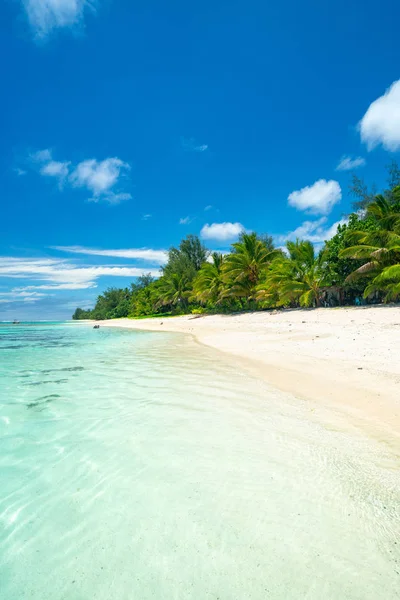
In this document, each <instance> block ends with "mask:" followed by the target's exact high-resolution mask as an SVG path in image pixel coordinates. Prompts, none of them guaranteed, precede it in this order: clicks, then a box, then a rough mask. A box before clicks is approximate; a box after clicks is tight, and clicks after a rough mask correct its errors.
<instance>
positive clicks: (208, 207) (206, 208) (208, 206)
mask: <svg viewBox="0 0 400 600" xmlns="http://www.w3.org/2000/svg"><path fill="white" fill-rule="evenodd" d="M212 208H213V205H212V204H207V206H205V207H204V210H211V209H212Z"/></svg>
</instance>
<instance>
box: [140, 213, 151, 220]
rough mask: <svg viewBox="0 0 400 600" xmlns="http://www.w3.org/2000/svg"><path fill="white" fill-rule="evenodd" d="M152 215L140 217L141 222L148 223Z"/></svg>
mask: <svg viewBox="0 0 400 600" xmlns="http://www.w3.org/2000/svg"><path fill="white" fill-rule="evenodd" d="M152 216H153V215H150V214H147V215H142V221H148V220H149V219H151V217H152Z"/></svg>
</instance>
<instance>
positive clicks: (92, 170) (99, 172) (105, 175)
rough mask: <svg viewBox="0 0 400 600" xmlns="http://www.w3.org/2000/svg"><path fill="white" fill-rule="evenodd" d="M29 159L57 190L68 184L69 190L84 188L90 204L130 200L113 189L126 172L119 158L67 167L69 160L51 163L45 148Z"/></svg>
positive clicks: (126, 195) (49, 152)
mask: <svg viewBox="0 0 400 600" xmlns="http://www.w3.org/2000/svg"><path fill="white" fill-rule="evenodd" d="M31 158H32V160H33V161H34V162H35V163H39V164H40V165H41V166H40V170H39V172H40V174H41V175H44V176H48V177H54V178H56V179H57V180H58V183H59V185H60V187H62V186H63V185H64V184H65V183H67V182H68V183H69V184H70V185H71V186H72V187H76V188H84V189H87V190H88V191H89V192H90V194H91V197H90V198H89V199H90V200H91V201H93V202H99V201H105V202H108V203H109V204H118V203H119V202H122V201H123V200H130V199H131V198H132V196H131V194H129V193H127V192H123V191H121V190H120V189H117V186H118V185H119V184H120V181H121V179H122V178H123V176H124V175H126V174H127V173H128V172H129V170H130V166H129V165H128V163H125V162H123V161H122V160H121V159H120V158H116V157H114V158H106V159H105V160H101V161H98V160H96V159H95V158H91V159H88V160H83V161H82V162H80V163H78V164H77V165H76V166H74V167H71V166H70V165H71V162H70V161H56V160H53V156H52V152H51V150H48V149H47V150H40V151H39V152H36V153H35V154H33V155H32V157H31Z"/></svg>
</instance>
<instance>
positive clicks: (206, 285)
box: [193, 252, 224, 304]
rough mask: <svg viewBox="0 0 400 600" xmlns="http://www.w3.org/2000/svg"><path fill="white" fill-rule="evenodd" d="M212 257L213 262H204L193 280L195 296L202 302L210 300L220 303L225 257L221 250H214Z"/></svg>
mask: <svg viewBox="0 0 400 600" xmlns="http://www.w3.org/2000/svg"><path fill="white" fill-rule="evenodd" d="M211 259H212V262H205V263H203V265H202V267H201V269H200V270H199V272H198V274H197V276H196V278H195V280H194V282H193V293H194V298H195V299H196V300H198V301H199V302H201V303H202V304H205V303H206V302H208V301H210V302H212V303H213V304H218V303H219V302H220V301H221V292H222V290H223V287H224V281H223V270H222V267H223V264H224V257H223V255H222V254H221V253H219V252H213V253H212V254H211Z"/></svg>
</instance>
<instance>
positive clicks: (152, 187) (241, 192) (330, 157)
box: [0, 0, 400, 319]
mask: <svg viewBox="0 0 400 600" xmlns="http://www.w3.org/2000/svg"><path fill="white" fill-rule="evenodd" d="M399 17H400V7H399V6H396V5H395V3H394V2H393V1H392V0H390V1H387V0H384V1H383V2H381V3H380V4H379V7H378V5H377V4H376V2H373V1H372V0H364V1H363V2H361V1H359V2H348V1H346V2H344V1H342V0H339V1H335V2H324V3H321V2H317V1H316V0H315V1H313V2H311V1H306V2H303V3H299V2H296V1H295V0H288V1H287V2H286V3H265V2H261V1H257V2H254V1H250V2H236V1H232V0H230V1H229V2H227V1H225V0H220V1H219V2H211V1H209V0H205V1H203V2H201V3H188V2H183V1H180V0H177V1H172V2H167V3H166V2H161V0H157V1H155V0H153V1H149V2H146V3H145V4H144V3H138V2H134V1H132V0H131V1H129V0H98V1H97V2H91V3H90V4H89V3H86V2H84V1H83V0H14V1H10V2H5V3H2V5H1V8H0V28H1V35H0V50H1V55H2V57H3V60H2V63H1V67H0V69H1V81H2V94H1V97H0V103H1V106H0V108H1V110H0V115H1V116H2V126H1V132H2V136H1V138H0V144H1V146H0V169H1V170H0V208H1V213H0V214H1V236H0V319H13V318H20V319H23V318H65V317H69V316H70V315H71V313H72V311H73V309H74V308H75V307H76V306H77V305H80V306H84V307H86V306H89V305H91V304H93V303H94V301H95V298H96V296H97V294H98V293H100V292H101V291H102V290H103V289H104V288H106V287H107V286H109V285H118V286H122V285H128V284H129V283H130V281H132V279H133V277H134V276H135V275H137V274H138V273H140V272H143V271H144V272H147V271H153V272H154V273H155V274H156V273H157V272H158V269H159V266H160V264H161V263H162V261H163V259H164V253H163V251H164V250H165V249H167V248H168V247H169V246H171V245H173V244H177V243H178V242H179V240H180V239H181V237H183V236H184V235H186V234H187V233H196V234H200V235H201V236H202V238H203V239H204V241H205V242H206V243H207V245H208V246H209V247H210V248H216V249H225V248H228V247H229V244H230V243H231V242H232V241H234V240H235V238H236V237H237V235H238V233H239V232H240V230H241V228H246V229H255V230H257V231H259V232H267V233H269V234H273V235H274V236H275V238H276V241H277V243H278V244H282V243H283V242H284V240H285V239H286V238H288V237H295V236H296V235H301V236H303V237H308V238H309V239H311V240H312V241H313V242H315V243H321V242H322V241H323V239H325V238H326V237H329V236H330V235H332V234H333V233H334V231H335V229H336V224H337V223H338V222H340V221H341V220H342V219H343V218H344V216H345V215H346V213H348V212H349V211H350V207H351V198H350V197H349V195H348V184H349V181H350V177H351V173H353V172H357V173H358V174H359V175H360V176H363V177H364V178H365V179H366V181H367V182H369V183H371V182H373V181H374V182H376V183H377V185H378V186H383V185H384V183H385V178H386V174H385V169H384V167H385V165H386V164H387V163H388V162H390V160H391V159H392V158H395V159H399V150H400V83H397V82H398V81H399V79H400V71H399V58H400V56H399V54H400V50H399V44H398V41H397V37H398V36H397V29H398V27H397V23H398V19H399ZM340 163H342V168H341V169H338V165H339V164H340Z"/></svg>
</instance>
